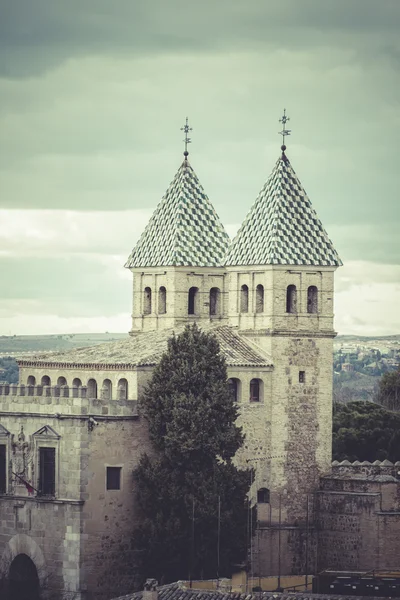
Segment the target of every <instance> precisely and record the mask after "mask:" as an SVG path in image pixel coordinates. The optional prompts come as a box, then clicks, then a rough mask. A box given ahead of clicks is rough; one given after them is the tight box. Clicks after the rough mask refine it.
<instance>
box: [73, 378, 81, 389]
mask: <svg viewBox="0 0 400 600" xmlns="http://www.w3.org/2000/svg"><path fill="white" fill-rule="evenodd" d="M72 385H73V387H77V388H80V387H82V381H81V380H80V379H79V377H75V379H74V380H73V382H72Z"/></svg>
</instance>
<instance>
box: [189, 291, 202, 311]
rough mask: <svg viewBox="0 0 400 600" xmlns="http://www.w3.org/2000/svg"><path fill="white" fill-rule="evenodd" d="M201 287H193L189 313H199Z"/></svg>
mask: <svg viewBox="0 0 400 600" xmlns="http://www.w3.org/2000/svg"><path fill="white" fill-rule="evenodd" d="M198 305H199V288H197V287H191V288H190V289H189V294H188V315H198V314H199V306H198Z"/></svg>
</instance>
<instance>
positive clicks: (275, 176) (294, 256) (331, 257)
mask: <svg viewBox="0 0 400 600" xmlns="http://www.w3.org/2000/svg"><path fill="white" fill-rule="evenodd" d="M225 263H226V264H227V265H315V266H340V265H341V264H342V262H341V260H340V258H339V256H338V254H337V252H336V250H335V248H334V247H333V244H332V242H331V241H330V239H329V237H328V234H327V233H326V231H325V229H324V228H323V226H322V223H321V221H320V220H319V219H318V217H317V214H316V212H315V210H314V209H313V207H312V206H311V202H310V200H309V198H308V196H307V194H306V192H305V190H304V188H303V186H302V185H301V183H300V181H299V178H298V177H297V175H296V173H295V172H294V170H293V168H292V165H291V164H290V161H289V159H288V158H287V157H286V155H285V153H284V152H283V153H282V156H281V157H280V158H279V159H278V161H277V163H276V165H275V167H274V169H273V171H272V173H271V175H270V176H269V178H268V179H267V182H266V183H265V185H264V187H263V188H262V190H261V192H260V194H259V196H258V198H257V200H256V201H255V203H254V204H253V206H252V208H251V209H250V212H249V213H248V215H247V217H246V219H245V220H244V222H243V224H242V226H241V227H240V229H239V231H238V233H237V235H236V237H235V239H234V240H233V242H232V244H231V245H230V247H229V250H228V253H227V257H226V261H225Z"/></svg>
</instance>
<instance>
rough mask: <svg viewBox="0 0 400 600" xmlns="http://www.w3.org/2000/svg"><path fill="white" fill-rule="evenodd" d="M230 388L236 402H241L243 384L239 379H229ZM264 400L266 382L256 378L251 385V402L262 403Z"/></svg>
mask: <svg viewBox="0 0 400 600" xmlns="http://www.w3.org/2000/svg"><path fill="white" fill-rule="evenodd" d="M228 387H229V391H230V393H231V396H232V399H233V401H234V402H240V400H241V397H242V382H241V380H240V379H238V378H237V377H231V378H230V379H228ZM263 400H264V382H263V380H262V379H258V378H254V379H252V380H251V381H250V385H249V402H262V401H263Z"/></svg>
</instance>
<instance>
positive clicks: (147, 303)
mask: <svg viewBox="0 0 400 600" xmlns="http://www.w3.org/2000/svg"><path fill="white" fill-rule="evenodd" d="M143 314H144V315H150V314H151V288H149V287H145V288H144V293H143Z"/></svg>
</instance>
